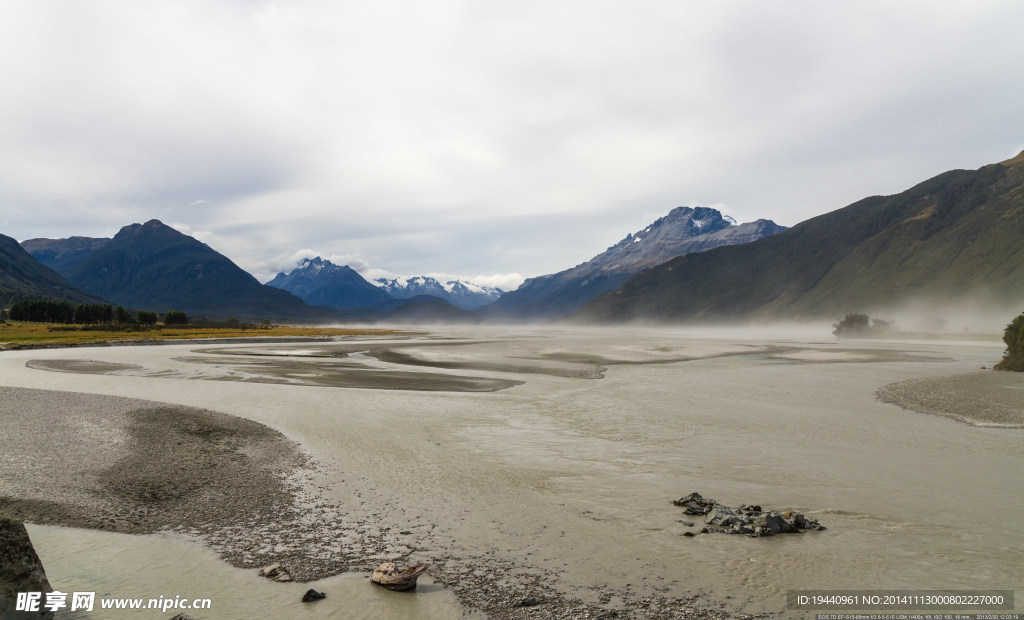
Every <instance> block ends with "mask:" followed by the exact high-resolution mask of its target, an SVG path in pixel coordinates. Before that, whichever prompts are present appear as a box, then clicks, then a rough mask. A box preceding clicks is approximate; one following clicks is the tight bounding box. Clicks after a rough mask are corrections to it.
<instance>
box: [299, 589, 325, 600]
mask: <svg viewBox="0 0 1024 620" xmlns="http://www.w3.org/2000/svg"><path fill="white" fill-rule="evenodd" d="M324 598H327V595H326V594H324V593H323V592H317V591H316V590H314V589H313V588H310V589H308V590H306V593H305V594H303V595H302V602H303V603H312V602H313V601H319V600H320V599H324Z"/></svg>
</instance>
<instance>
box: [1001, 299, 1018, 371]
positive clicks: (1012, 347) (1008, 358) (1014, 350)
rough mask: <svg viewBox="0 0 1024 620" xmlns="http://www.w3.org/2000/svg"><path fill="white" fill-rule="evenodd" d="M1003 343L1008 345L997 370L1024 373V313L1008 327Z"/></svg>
mask: <svg viewBox="0 0 1024 620" xmlns="http://www.w3.org/2000/svg"><path fill="white" fill-rule="evenodd" d="M1003 342H1005V343H1006V353H1004V354H1003V359H1002V360H1001V361H1000V362H999V363H998V364H996V369H998V370H1015V371H1017V372H1024V312H1022V313H1021V314H1020V315H1019V316H1018V317H1017V318H1015V319H1014V320H1013V321H1011V322H1010V324H1009V325H1007V326H1006V331H1005V332H1004V333H1003Z"/></svg>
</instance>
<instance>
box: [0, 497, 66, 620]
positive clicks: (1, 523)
mask: <svg viewBox="0 0 1024 620" xmlns="http://www.w3.org/2000/svg"><path fill="white" fill-rule="evenodd" d="M52 591H53V588H51V587H50V582H49V581H48V580H47V579H46V572H45V571H43V563H42V562H41V561H39V556H38V555H36V550H35V548H34V547H32V541H31V540H30V539H29V537H28V530H26V529H25V524H24V523H22V522H21V521H19V520H18V519H12V518H10V517H4V516H0V617H3V618H4V619H5V620H6V619H7V618H12V619H13V618H35V619H37V620H38V619H40V618H53V612H52V611H47V610H46V608H45V607H44V606H43V604H44V603H45V602H46V593H47V592H52ZM19 592H39V593H41V594H42V597H41V599H40V601H39V608H40V609H42V610H43V613H40V612H35V613H30V612H17V611H15V606H16V605H17V602H18V593H19Z"/></svg>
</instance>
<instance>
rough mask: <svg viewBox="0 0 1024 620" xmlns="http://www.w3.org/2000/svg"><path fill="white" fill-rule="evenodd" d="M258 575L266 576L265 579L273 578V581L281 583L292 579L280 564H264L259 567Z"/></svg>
mask: <svg viewBox="0 0 1024 620" xmlns="http://www.w3.org/2000/svg"><path fill="white" fill-rule="evenodd" d="M259 575H260V577H266V578H267V579H273V580H274V581H279V582H282V583H284V582H287V581H291V580H292V576H291V575H290V574H288V571H287V570H286V569H285V568H284V567H283V566H281V565H280V564H271V565H270V566H264V567H263V568H261V569H260V572H259Z"/></svg>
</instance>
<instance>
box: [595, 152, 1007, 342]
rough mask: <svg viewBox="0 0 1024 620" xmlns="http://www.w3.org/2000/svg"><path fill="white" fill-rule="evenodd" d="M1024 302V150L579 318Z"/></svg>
mask: <svg viewBox="0 0 1024 620" xmlns="http://www.w3.org/2000/svg"><path fill="white" fill-rule="evenodd" d="M966 295H972V296H982V297H984V298H988V299H992V300H993V301H996V302H999V303H1016V302H1019V301H1021V300H1024V153H1022V154H1021V155H1018V156H1017V157H1015V158H1013V159H1011V160H1007V161H1005V162H1002V163H1000V164H992V165H989V166H985V167H983V168H981V169H979V170H975V171H967V170H955V171H951V172H946V173H944V174H941V175H939V176H937V177H935V178H932V179H929V180H928V181H925V182H924V183H921V184H919V185H917V186H915V187H913V188H911V189H909V190H907V191H905V192H903V193H901V194H897V195H894V196H875V197H871V198H866V199H864V200H861V201H859V202H856V203H854V204H852V205H850V206H848V207H846V208H843V209H840V210H838V211H834V212H832V213H827V214H825V215H821V216H819V217H816V218H813V219H810V220H807V221H806V222H802V223H800V224H798V225H796V226H794V227H793V228H791V229H790V230H788V231H786V232H783V233H781V234H778V235H775V236H772V237H767V238H765V239H761V240H759V241H755V242H753V243H749V244H746V245H740V246H729V247H722V248H716V249H714V250H710V251H708V252H705V253H702V254H690V255H687V256H683V257H680V258H677V259H674V260H672V261H669V262H668V263H665V264H663V265H659V266H657V267H654V268H652V269H648V270H646V271H643V272H641V273H639V274H637V275H636V276H635V277H633V278H632V279H630V280H629V281H628V282H626V283H625V284H624V285H623V286H622V287H621V288H619V289H618V290H616V291H613V292H610V293H606V294H605V295H603V296H601V297H599V298H597V299H595V300H594V301H592V302H591V303H590V304H588V305H587V306H585V307H584V308H583V309H582V310H581V311H580V312H579V313H578V314H577V315H575V316H576V318H578V319H581V320H588V321H610V322H617V321H625V320H634V319H644V320H662V321H713V320H723V319H726V320H728V319H747V318H835V317H836V316H842V314H843V313H845V312H847V311H851V310H867V309H876V308H887V307H894V306H896V305H898V304H900V303H902V302H906V301H909V300H930V301H933V302H936V303H942V302H945V301H950V300H954V299H959V298H962V297H964V296H966Z"/></svg>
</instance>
